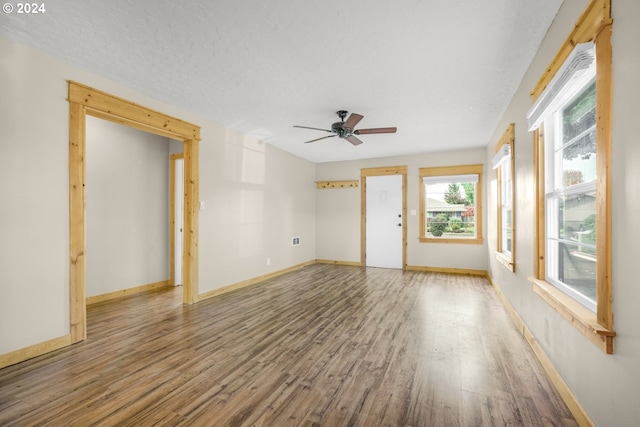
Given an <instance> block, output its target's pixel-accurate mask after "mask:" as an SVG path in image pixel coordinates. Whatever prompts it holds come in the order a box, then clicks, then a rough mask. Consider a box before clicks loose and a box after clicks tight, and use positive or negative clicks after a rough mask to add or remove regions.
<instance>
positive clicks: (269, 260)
mask: <svg viewBox="0 0 640 427" xmlns="http://www.w3.org/2000/svg"><path fill="white" fill-rule="evenodd" d="M267 265H271V258H269V257H267Z"/></svg>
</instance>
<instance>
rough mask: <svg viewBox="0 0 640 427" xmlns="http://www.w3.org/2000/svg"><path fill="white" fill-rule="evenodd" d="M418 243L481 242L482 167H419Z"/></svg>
mask: <svg viewBox="0 0 640 427" xmlns="http://www.w3.org/2000/svg"><path fill="white" fill-rule="evenodd" d="M420 241H421V242H438V243H481V242H482V165H464V166H452V167H436V168H420Z"/></svg>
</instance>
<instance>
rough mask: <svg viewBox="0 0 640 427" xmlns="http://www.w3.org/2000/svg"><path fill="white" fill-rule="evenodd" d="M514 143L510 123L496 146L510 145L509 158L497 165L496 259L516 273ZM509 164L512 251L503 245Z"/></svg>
mask: <svg viewBox="0 0 640 427" xmlns="http://www.w3.org/2000/svg"><path fill="white" fill-rule="evenodd" d="M514 143H515V124H514V123H511V124H509V127H508V128H507V130H505V132H504V134H503V135H502V137H501V138H500V140H499V141H498V143H497V144H496V147H495V152H496V153H498V152H499V151H500V150H501V149H502V147H503V146H504V145H508V146H509V157H508V158H507V159H504V160H502V162H501V163H500V164H499V165H497V167H496V180H497V197H496V202H497V206H496V214H497V215H496V217H497V245H496V259H497V260H498V261H499V262H500V263H501V264H502V265H504V266H505V267H506V268H507V269H508V270H509V271H511V272H512V273H514V272H515V271H516V204H515V203H514V202H515V200H516V193H515V185H514V184H515V176H516V175H515V154H514ZM504 165H509V168H510V169H511V188H510V189H509V192H510V193H511V194H510V196H511V218H510V220H511V251H510V252H509V251H506V249H505V248H504V246H503V240H504V235H503V229H504V228H505V227H504V219H505V218H504V212H503V200H504V194H503V188H502V187H503V177H502V175H503V172H504V169H503V166H504Z"/></svg>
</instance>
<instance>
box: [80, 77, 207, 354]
mask: <svg viewBox="0 0 640 427" xmlns="http://www.w3.org/2000/svg"><path fill="white" fill-rule="evenodd" d="M68 84H69V87H68V89H69V92H68V99H67V100H68V101H69V261H70V262H69V300H70V306H69V317H70V319H69V320H70V335H71V343H75V342H78V341H82V340H84V339H86V337H87V311H86V266H85V264H86V258H85V253H86V241H85V237H86V235H85V233H86V213H85V205H86V202H85V178H86V167H87V166H86V116H87V115H91V116H94V117H97V118H100V119H104V120H108V121H111V122H115V123H120V124H123V125H125V126H129V127H133V128H136V129H140V130H144V131H146V132H149V133H153V134H156V135H161V136H166V137H169V138H172V139H175V140H179V141H182V142H183V148H184V174H185V196H184V229H185V231H186V232H185V237H184V247H183V253H184V255H183V256H184V258H183V269H182V283H183V302H184V303H185V304H192V303H194V302H195V301H196V300H197V295H198V192H199V182H198V176H199V150H198V148H199V142H200V127H199V126H196V125H193V124H191V123H188V122H185V121H183V120H180V119H177V118H174V117H171V116H168V115H166V114H163V113H160V112H158V111H155V110H151V109H149V108H147V107H143V106H141V105H138V104H135V103H133V102H130V101H127V100H125V99H122V98H118V97H116V96H113V95H110V94H108V93H105V92H102V91H99V90H96V89H93V88H91V87H89V86H85V85H83V84H80V83H77V82H74V81H69V82H68Z"/></svg>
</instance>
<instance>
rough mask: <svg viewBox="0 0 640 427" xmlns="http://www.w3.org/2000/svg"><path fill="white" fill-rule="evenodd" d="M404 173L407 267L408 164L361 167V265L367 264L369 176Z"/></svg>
mask: <svg viewBox="0 0 640 427" xmlns="http://www.w3.org/2000/svg"><path fill="white" fill-rule="evenodd" d="M383 175H402V269H403V270H406V269H407V166H388V167H378V168H363V169H360V182H361V184H360V265H361V266H363V267H365V266H366V265H367V259H366V251H367V177H368V176H383Z"/></svg>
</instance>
